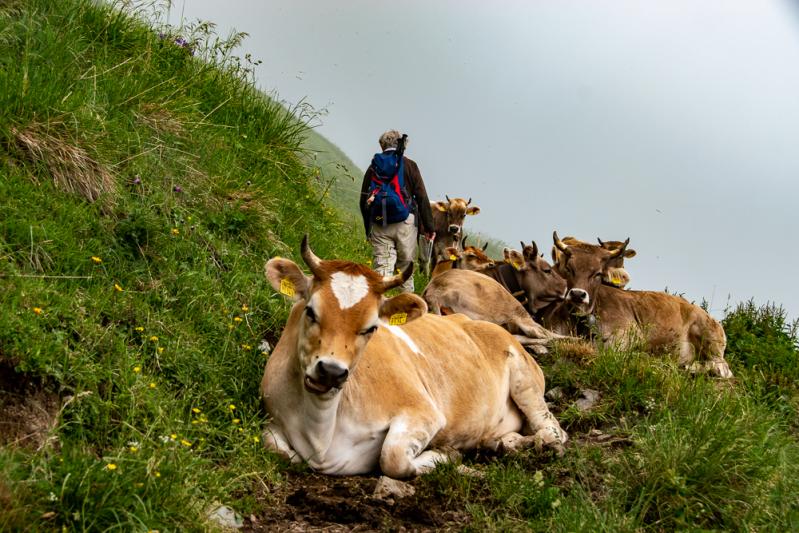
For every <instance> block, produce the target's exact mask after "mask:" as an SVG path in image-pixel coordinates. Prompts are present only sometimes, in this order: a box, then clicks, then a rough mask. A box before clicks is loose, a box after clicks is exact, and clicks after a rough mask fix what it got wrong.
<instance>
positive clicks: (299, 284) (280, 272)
mask: <svg viewBox="0 0 799 533" xmlns="http://www.w3.org/2000/svg"><path fill="white" fill-rule="evenodd" d="M264 271H265V273H266V279H268V280H269V283H271V284H272V287H273V288H274V289H275V290H276V291H277V292H279V293H280V294H282V295H283V296H285V297H286V298H288V299H290V300H292V301H295V302H296V301H297V300H301V299H306V300H307V299H308V290H309V289H310V287H311V278H310V277H308V276H306V275H305V274H303V272H302V270H300V267H298V266H297V264H296V263H295V262H294V261H291V260H290V259H283V258H282V257H274V258H272V259H270V260H269V261H268V262H267V263H266V266H265V267H264Z"/></svg>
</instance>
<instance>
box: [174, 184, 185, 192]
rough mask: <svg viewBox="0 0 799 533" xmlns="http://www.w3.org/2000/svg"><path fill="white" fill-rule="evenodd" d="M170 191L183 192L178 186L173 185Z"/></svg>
mask: <svg viewBox="0 0 799 533" xmlns="http://www.w3.org/2000/svg"><path fill="white" fill-rule="evenodd" d="M172 190H173V191H175V192H183V189H181V188H180V185H175V186H174V187H172Z"/></svg>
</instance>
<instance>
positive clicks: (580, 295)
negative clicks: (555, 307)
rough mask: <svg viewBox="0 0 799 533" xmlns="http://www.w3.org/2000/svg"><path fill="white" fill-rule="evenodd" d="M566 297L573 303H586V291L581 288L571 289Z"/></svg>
mask: <svg viewBox="0 0 799 533" xmlns="http://www.w3.org/2000/svg"><path fill="white" fill-rule="evenodd" d="M566 297H567V298H568V299H569V300H571V301H572V302H574V303H578V304H582V303H588V292H586V291H584V290H583V289H571V290H570V291H569V294H567V295H566Z"/></svg>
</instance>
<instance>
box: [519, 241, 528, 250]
mask: <svg viewBox="0 0 799 533" xmlns="http://www.w3.org/2000/svg"><path fill="white" fill-rule="evenodd" d="M519 244H521V245H522V250H524V247H525V246H527V245H526V244H524V241H519Z"/></svg>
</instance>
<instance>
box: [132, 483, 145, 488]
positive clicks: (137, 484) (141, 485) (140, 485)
mask: <svg viewBox="0 0 799 533" xmlns="http://www.w3.org/2000/svg"><path fill="white" fill-rule="evenodd" d="M133 486H134V487H136V488H137V489H140V488H142V487H143V486H144V483H134V484H133Z"/></svg>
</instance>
